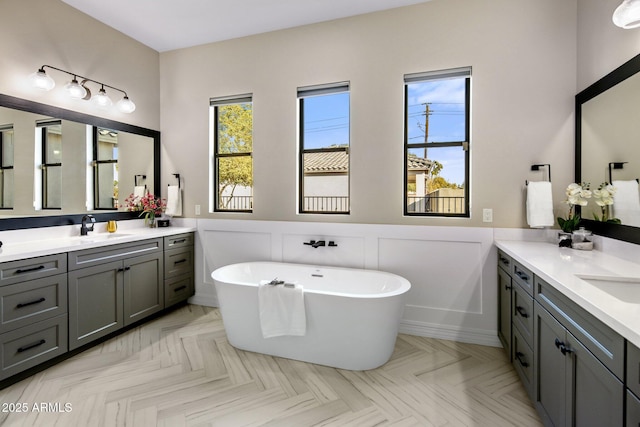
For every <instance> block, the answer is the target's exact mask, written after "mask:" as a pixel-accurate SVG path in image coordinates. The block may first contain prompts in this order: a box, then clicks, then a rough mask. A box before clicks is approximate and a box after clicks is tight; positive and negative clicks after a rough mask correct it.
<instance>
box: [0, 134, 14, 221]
mask: <svg viewBox="0 0 640 427" xmlns="http://www.w3.org/2000/svg"><path fill="white" fill-rule="evenodd" d="M5 132H11V133H12V134H13V135H15V131H14V127H13V125H5V126H0V192H1V193H0V210H8V209H13V205H12V206H5V204H4V200H5V196H4V193H5V190H6V188H5V181H6V176H5V171H7V170H13V166H14V162H15V156H12V157H13V158H12V159H11V160H12V161H11V164H10V165H6V166H5V152H6V150H5V148H4V144H5ZM13 142H14V138H13V137H12V139H11V143H13ZM14 148H15V144H14ZM12 151H13V150H12ZM14 190H15V189H14Z"/></svg>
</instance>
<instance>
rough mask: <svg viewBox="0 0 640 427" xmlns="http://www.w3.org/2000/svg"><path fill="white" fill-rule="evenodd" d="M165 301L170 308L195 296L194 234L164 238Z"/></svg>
mask: <svg viewBox="0 0 640 427" xmlns="http://www.w3.org/2000/svg"><path fill="white" fill-rule="evenodd" d="M164 250H165V252H164V278H165V282H164V300H165V306H166V307H169V306H172V305H174V304H177V303H179V302H181V301H184V300H186V299H187V298H189V297H190V296H192V295H193V294H194V291H195V289H194V278H193V265H194V262H193V233H185V234H178V235H175V236H168V237H165V238H164Z"/></svg>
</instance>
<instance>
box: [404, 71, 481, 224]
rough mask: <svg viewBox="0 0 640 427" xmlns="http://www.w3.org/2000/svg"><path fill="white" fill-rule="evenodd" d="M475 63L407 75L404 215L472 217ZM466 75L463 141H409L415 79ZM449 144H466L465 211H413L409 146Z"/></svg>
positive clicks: (450, 145) (420, 80) (405, 81)
mask: <svg viewBox="0 0 640 427" xmlns="http://www.w3.org/2000/svg"><path fill="white" fill-rule="evenodd" d="M471 75H472V73H471V67H461V68H455V69H448V70H439V71H431V72H424V73H412V74H405V75H404V144H403V145H404V147H403V149H404V167H403V176H404V178H403V190H404V193H403V211H404V216H410V217H454V218H470V217H471V209H470V207H471V201H470V191H469V189H470V187H471V185H470V178H471V176H470V159H471V157H470V151H471V140H470V139H471V138H470V136H471V135H470V131H471ZM457 77H464V79H465V108H464V114H465V124H464V133H465V137H464V140H463V141H449V142H421V143H410V142H409V129H408V128H409V105H408V99H409V96H408V95H409V94H408V92H409V85H410V84H412V83H419V82H427V81H436V80H446V79H451V78H457ZM445 147H462V149H463V150H464V162H465V165H464V175H465V179H464V212H462V213H446V212H444V213H440V212H410V211H409V203H408V194H409V189H408V183H409V180H408V178H409V177H408V172H409V166H408V162H409V150H411V149H415V148H428V149H437V148H445Z"/></svg>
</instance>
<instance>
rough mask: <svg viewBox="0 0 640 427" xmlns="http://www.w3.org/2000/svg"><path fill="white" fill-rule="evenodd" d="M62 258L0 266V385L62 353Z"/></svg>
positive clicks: (64, 324)
mask: <svg viewBox="0 0 640 427" xmlns="http://www.w3.org/2000/svg"><path fill="white" fill-rule="evenodd" d="M66 272H67V257H66V254H56V255H49V256H43V257H36V258H28V259H23V260H18V261H11V262H5V263H2V264H0V380H2V379H5V378H7V377H10V376H11V375H14V374H16V373H18V372H21V371H23V370H25V369H28V368H30V367H33V366H36V365H38V364H40V363H42V362H45V361H47V360H49V359H52V358H54V357H56V356H58V355H61V354H63V353H65V352H66V351H67V323H68V320H67V274H66Z"/></svg>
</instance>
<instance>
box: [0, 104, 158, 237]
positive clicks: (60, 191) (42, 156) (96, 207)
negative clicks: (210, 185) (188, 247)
mask: <svg viewBox="0 0 640 427" xmlns="http://www.w3.org/2000/svg"><path fill="white" fill-rule="evenodd" d="M140 189H143V191H144V192H146V191H149V192H152V193H154V194H156V195H157V194H160V190H161V189H160V132H159V131H155V130H152V129H147V128H142V127H139V126H134V125H129V124H126V123H121V122H116V121H113V120H108V119H103V118H100V117H96V116H91V115H87V114H83V113H78V112H75V111H71V110H66V109H62V108H58V107H52V106H49V105H46V104H40V103H37V102H33V101H27V100H24V99H20V98H15V97H11V96H8V95H3V94H0V230H15V229H23V228H33V227H49V226H57V225H70V224H79V223H80V221H81V219H82V217H83V216H84V215H86V214H87V213H89V214H92V215H93V216H95V217H96V220H97V221H100V222H102V221H107V220H109V219H117V220H122V219H136V218H137V213H134V212H126V211H125V210H124V205H123V202H124V199H125V198H126V197H127V196H128V195H129V194H132V193H134V192H135V191H137V190H140Z"/></svg>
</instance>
